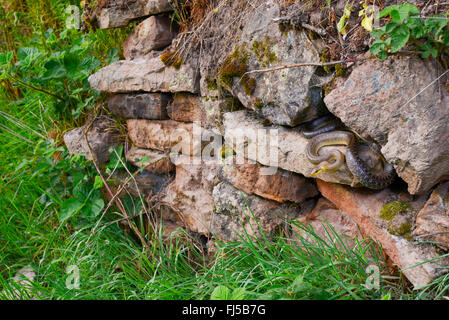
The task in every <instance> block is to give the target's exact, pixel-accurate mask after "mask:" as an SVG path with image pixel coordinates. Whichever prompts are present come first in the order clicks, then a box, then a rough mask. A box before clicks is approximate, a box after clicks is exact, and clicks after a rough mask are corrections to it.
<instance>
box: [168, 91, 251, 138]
mask: <svg viewBox="0 0 449 320" xmlns="http://www.w3.org/2000/svg"><path fill="white" fill-rule="evenodd" d="M241 108H242V107H241V104H240V103H239V102H238V100H236V99H235V98H215V97H199V96H196V95H192V94H188V93H176V94H175V95H174V97H173V101H172V102H171V103H170V104H169V105H168V106H167V110H168V116H169V117H170V118H171V119H173V120H176V121H183V122H195V121H197V122H199V123H200V125H201V126H202V127H203V128H206V129H217V130H218V131H220V132H222V125H223V114H224V113H226V112H231V111H236V110H239V109H241Z"/></svg>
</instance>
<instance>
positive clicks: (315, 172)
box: [312, 165, 327, 177]
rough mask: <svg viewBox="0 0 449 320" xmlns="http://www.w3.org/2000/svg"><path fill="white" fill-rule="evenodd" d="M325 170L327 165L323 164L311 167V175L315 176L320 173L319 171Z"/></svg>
mask: <svg viewBox="0 0 449 320" xmlns="http://www.w3.org/2000/svg"><path fill="white" fill-rule="evenodd" d="M326 170H327V167H326V166H325V165H324V166H322V167H321V168H318V169H313V171H312V176H313V177H315V176H317V175H318V174H319V173H321V172H323V171H326Z"/></svg>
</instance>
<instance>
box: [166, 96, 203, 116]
mask: <svg viewBox="0 0 449 320" xmlns="http://www.w3.org/2000/svg"><path fill="white" fill-rule="evenodd" d="M167 113H168V116H169V117H170V119H172V120H176V121H183V122H194V121H201V118H202V115H201V114H202V110H201V98H200V97H198V96H196V95H192V94H188V93H176V94H175V95H174V96H173V101H172V102H171V103H170V104H169V105H168V107H167Z"/></svg>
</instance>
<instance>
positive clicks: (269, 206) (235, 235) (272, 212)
mask: <svg viewBox="0 0 449 320" xmlns="http://www.w3.org/2000/svg"><path fill="white" fill-rule="evenodd" d="M213 199H214V216H213V219H212V234H213V235H214V236H215V237H216V238H218V239H220V240H222V241H239V240H240V236H242V237H246V235H245V234H248V235H249V236H254V237H257V238H262V237H263V235H265V236H266V237H267V238H269V237H270V235H271V234H272V233H273V232H274V231H276V230H279V228H281V227H282V226H287V224H288V223H287V221H286V220H285V218H288V219H294V218H296V217H298V216H299V215H301V214H302V213H303V207H302V206H300V205H299V204H293V203H284V204H280V203H278V202H276V201H271V200H267V199H264V198H261V197H259V196H256V195H249V194H247V193H245V192H243V191H240V190H239V189H237V188H235V187H233V186H232V185H231V184H228V183H226V182H220V183H219V184H217V185H216V186H215V187H214V191H213Z"/></svg>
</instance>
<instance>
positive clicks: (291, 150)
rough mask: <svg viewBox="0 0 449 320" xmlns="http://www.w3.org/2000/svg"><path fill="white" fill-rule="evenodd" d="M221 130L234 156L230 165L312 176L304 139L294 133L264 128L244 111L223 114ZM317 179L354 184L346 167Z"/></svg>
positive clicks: (299, 134)
mask: <svg viewBox="0 0 449 320" xmlns="http://www.w3.org/2000/svg"><path fill="white" fill-rule="evenodd" d="M223 126H224V138H225V141H226V146H227V147H230V148H231V149H232V150H233V151H234V152H235V153H236V156H235V159H231V160H230V161H234V162H235V163H237V164H242V163H244V159H245V158H246V159H250V160H253V161H257V162H258V163H260V164H262V165H265V166H269V167H278V168H281V169H284V170H287V171H292V172H296V173H299V174H302V175H303V176H305V177H313V176H312V172H313V170H314V169H315V168H316V165H314V164H313V163H311V162H310V161H309V160H308V159H307V157H306V153H305V150H306V147H307V144H308V143H309V140H308V139H306V138H304V137H303V136H302V134H301V133H300V132H298V130H295V129H288V128H284V127H280V126H265V125H264V124H263V121H262V119H260V118H258V117H257V116H255V115H254V113H251V112H249V111H247V110H241V111H236V112H228V113H225V114H224V116H223ZM244 141H246V143H244ZM326 148H329V150H331V149H333V150H340V151H341V152H343V153H345V152H346V148H345V147H342V146H329V147H326ZM317 177H318V178H320V179H322V180H325V181H329V182H337V183H342V184H348V185H351V184H353V183H354V181H353V176H352V174H351V172H350V171H349V169H348V168H347V166H346V165H344V166H342V167H341V168H340V169H338V170H337V171H324V172H321V173H319V174H318V176H317Z"/></svg>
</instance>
